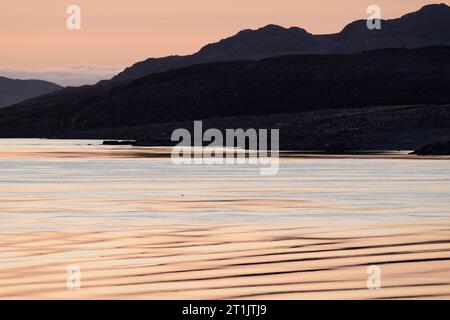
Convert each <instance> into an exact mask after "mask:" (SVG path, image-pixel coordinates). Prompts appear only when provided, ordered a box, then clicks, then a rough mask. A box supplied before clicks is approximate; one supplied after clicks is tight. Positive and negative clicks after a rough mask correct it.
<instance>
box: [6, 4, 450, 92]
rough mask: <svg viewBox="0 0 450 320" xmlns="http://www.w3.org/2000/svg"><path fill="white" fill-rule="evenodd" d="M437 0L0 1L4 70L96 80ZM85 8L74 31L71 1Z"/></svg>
mask: <svg viewBox="0 0 450 320" xmlns="http://www.w3.org/2000/svg"><path fill="white" fill-rule="evenodd" d="M438 2H440V3H446V4H449V5H450V0H449V1H443V0H435V1H424V0H368V1H367V0H341V1H338V0H312V1H311V0H70V1H66V0H39V1H30V0H14V1H6V0H1V3H0V75H1V76H6V77H10V78H21V79H29V78H40V79H45V80H49V81H53V82H57V83H59V84H62V85H79V84H90V83H95V82H96V81H98V80H101V79H108V78H111V76H113V75H114V74H116V73H117V72H119V71H121V70H122V69H124V68H125V67H127V66H129V65H132V64H133V63H135V62H137V61H141V60H144V59H147V58H149V57H161V56H166V55H172V54H191V53H194V52H196V51H198V50H199V49H200V48H201V47H202V46H204V45H205V44H208V43H212V42H216V41H218V40H220V39H223V38H226V37H229V36H231V35H233V34H235V33H237V32H238V31H239V30H242V29H249V28H250V29H256V28H259V27H262V26H265V25H267V24H278V25H282V26H284V27H291V26H298V27H301V28H304V29H306V30H307V31H309V32H311V33H314V34H324V33H335V32H339V31H340V30H341V29H342V28H343V27H344V26H345V25H346V24H347V23H349V22H351V21H353V20H357V19H366V18H367V17H368V14H367V13H366V10H367V7H368V6H369V5H378V6H379V7H380V8H381V13H382V18H383V19H391V18H397V17H399V16H401V15H403V14H406V13H409V12H412V11H416V10H418V9H420V8H421V7H422V6H423V5H425V4H430V3H438ZM70 5H77V6H79V8H80V9H81V29H80V30H69V29H68V28H67V26H66V21H67V19H68V18H69V14H67V12H66V10H67V7H68V6H70Z"/></svg>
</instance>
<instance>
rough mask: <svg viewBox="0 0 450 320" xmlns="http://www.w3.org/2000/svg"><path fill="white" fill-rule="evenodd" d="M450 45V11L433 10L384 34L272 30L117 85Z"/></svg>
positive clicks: (143, 68) (131, 74) (166, 62)
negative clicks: (244, 63) (164, 75)
mask: <svg viewBox="0 0 450 320" xmlns="http://www.w3.org/2000/svg"><path fill="white" fill-rule="evenodd" d="M436 45H450V7H449V6H447V5H446V4H435V5H428V6H425V7H423V8H422V9H420V10H419V11H417V12H414V13H410V14H407V15H404V16H402V17H401V18H398V19H393V20H383V21H382V28H381V30H369V29H368V28H367V24H366V20H358V21H355V22H352V23H350V24H349V25H347V26H346V27H345V28H344V29H343V30H342V31H341V32H339V33H336V34H329V35H313V34H310V33H308V32H307V31H305V30H304V29H301V28H297V27H292V28H289V29H285V28H283V27H280V26H277V25H268V26H266V27H263V28H260V29H258V30H243V31H241V32H239V33H238V34H236V35H234V36H232V37H230V38H227V39H224V40H221V41H219V42H217V43H213V44H209V45H207V46H205V47H203V48H202V49H201V50H200V51H199V52H197V53H195V54H193V55H188V56H169V57H164V58H150V59H147V60H145V61H141V62H138V63H136V64H134V65H133V66H131V67H129V68H127V69H125V70H124V71H123V72H121V73H119V74H118V75H117V76H115V77H114V78H113V79H112V80H113V81H116V82H118V81H129V80H133V79H137V78H141V77H144V76H146V75H148V74H151V73H157V72H163V71H167V70H170V69H175V68H180V67H186V66H189V65H193V64H201V63H208V62H218V61H233V60H260V59H264V58H268V57H275V56H280V55H287V54H348V53H358V52H362V51H370V50H373V49H381V48H401V47H404V48H419V47H425V46H436Z"/></svg>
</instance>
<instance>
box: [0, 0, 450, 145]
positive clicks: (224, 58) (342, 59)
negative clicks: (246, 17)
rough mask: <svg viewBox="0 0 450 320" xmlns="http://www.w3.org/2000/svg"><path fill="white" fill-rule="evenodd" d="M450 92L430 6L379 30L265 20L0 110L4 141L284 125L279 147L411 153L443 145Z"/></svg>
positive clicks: (449, 11) (140, 140)
mask: <svg viewBox="0 0 450 320" xmlns="http://www.w3.org/2000/svg"><path fill="white" fill-rule="evenodd" d="M180 61H182V62H180ZM155 66H159V67H158V68H157V67H155ZM449 88H450V8H449V7H448V6H447V5H445V4H441V5H430V6H426V7H424V8H422V9H421V10H419V11H417V12H414V13H411V14H408V15H405V16H403V17H401V18H399V19H393V20H387V21H383V27H382V30H376V31H370V30H368V29H367V27H366V25H365V21H356V22H353V23H351V24H349V25H348V26H347V27H345V28H344V29H343V30H342V31H341V32H340V33H337V34H334V35H327V36H315V35H312V34H309V33H308V32H306V31H305V30H303V29H300V28H290V29H285V28H282V27H278V26H273V25H271V26H267V27H265V28H261V29H258V30H244V31H242V32H240V33H238V34H237V35H235V36H233V37H231V38H228V39H224V40H222V41H220V42H218V43H215V44H210V45H208V46H205V47H204V48H203V49H202V50H200V51H199V52H198V53H197V54H194V55H193V56H183V57H180V56H173V57H166V58H162V59H149V60H146V61H143V62H140V63H137V64H135V65H134V66H132V67H130V68H127V69H126V70H124V72H122V73H121V74H119V75H118V76H117V77H115V78H113V79H112V80H109V81H102V82H100V83H98V84H97V85H93V86H83V87H77V88H65V89H62V90H59V91H57V92H54V93H50V94H47V95H44V96H40V97H37V98H33V99H30V100H27V101H24V102H21V103H18V104H16V105H14V106H11V107H8V108H3V109H0V138H79V139H83V138H86V139H87V138H90V139H107V140H137V142H136V143H135V144H136V145H172V144H173V143H172V142H171V141H170V137H171V133H172V131H173V130H174V129H176V128H187V129H190V128H192V126H193V121H194V120H203V121H204V128H205V129H207V128H218V129H221V130H224V129H225V128H243V129H248V128H269V129H280V144H281V146H280V147H281V148H282V149H297V150H298V149H303V150H305V149H306V150H374V149H376V150H392V149H409V150H416V149H418V148H419V147H422V146H424V145H427V144H431V143H435V142H437V141H450V90H449ZM117 144H119V143H117ZM122 144H123V143H122Z"/></svg>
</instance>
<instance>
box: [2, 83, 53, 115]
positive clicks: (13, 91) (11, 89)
mask: <svg viewBox="0 0 450 320" xmlns="http://www.w3.org/2000/svg"><path fill="white" fill-rule="evenodd" d="M59 89H61V87H60V86H58V85H57V84H54V83H51V82H47V81H42V80H13V79H8V78H4V77H0V108H2V107H6V106H10V105H13V104H16V103H18V102H21V101H24V100H26V99H30V98H34V97H37V96H40V95H43V94H46V93H50V92H54V91H56V90H59Z"/></svg>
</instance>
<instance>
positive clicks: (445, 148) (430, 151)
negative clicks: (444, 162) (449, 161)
mask: <svg viewBox="0 0 450 320" xmlns="http://www.w3.org/2000/svg"><path fill="white" fill-rule="evenodd" d="M413 154H417V155H420V156H428V155H435V156H448V155H450V141H447V142H437V143H433V144H429V145H426V146H423V147H422V148H420V149H418V150H416V151H414V152H413Z"/></svg>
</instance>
